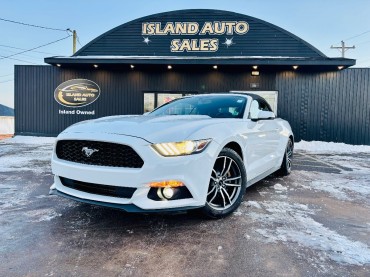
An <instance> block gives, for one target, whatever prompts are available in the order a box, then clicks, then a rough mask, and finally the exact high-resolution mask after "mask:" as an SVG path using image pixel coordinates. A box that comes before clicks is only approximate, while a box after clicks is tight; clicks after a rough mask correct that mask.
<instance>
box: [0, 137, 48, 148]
mask: <svg viewBox="0 0 370 277" xmlns="http://www.w3.org/2000/svg"><path fill="white" fill-rule="evenodd" d="M54 142H55V138H54V137H33V136H15V137H13V138H9V139H5V140H3V141H0V146H1V144H2V143H6V144H9V143H23V144H53V143H54Z"/></svg>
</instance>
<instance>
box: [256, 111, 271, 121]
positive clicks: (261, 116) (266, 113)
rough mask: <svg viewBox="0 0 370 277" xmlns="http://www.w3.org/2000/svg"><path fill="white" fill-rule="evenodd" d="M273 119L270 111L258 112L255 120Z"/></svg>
mask: <svg viewBox="0 0 370 277" xmlns="http://www.w3.org/2000/svg"><path fill="white" fill-rule="evenodd" d="M273 118H275V114H274V113H273V112H270V111H260V112H259V113H258V118H257V119H273Z"/></svg>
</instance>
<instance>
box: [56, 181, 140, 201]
mask: <svg viewBox="0 0 370 277" xmlns="http://www.w3.org/2000/svg"><path fill="white" fill-rule="evenodd" d="M59 178H60V181H61V182H62V184H63V186H65V187H68V188H71V189H75V190H79V191H83V192H87V193H92V194H99V195H104V196H111V197H119V198H131V197H132V195H133V194H134V192H135V190H136V188H125V187H116V186H107V185H100V184H94V183H85V182H81V181H76V180H71V179H68V178H64V177H59Z"/></svg>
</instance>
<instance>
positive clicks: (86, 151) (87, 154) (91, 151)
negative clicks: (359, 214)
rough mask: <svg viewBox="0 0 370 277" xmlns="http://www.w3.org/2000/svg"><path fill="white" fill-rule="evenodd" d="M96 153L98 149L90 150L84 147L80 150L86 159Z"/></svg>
mask: <svg viewBox="0 0 370 277" xmlns="http://www.w3.org/2000/svg"><path fill="white" fill-rule="evenodd" d="M98 151H99V149H91V148H89V147H86V146H85V147H83V148H82V152H84V154H85V156H86V157H88V158H89V157H90V156H91V155H92V154H94V153H95V152H98Z"/></svg>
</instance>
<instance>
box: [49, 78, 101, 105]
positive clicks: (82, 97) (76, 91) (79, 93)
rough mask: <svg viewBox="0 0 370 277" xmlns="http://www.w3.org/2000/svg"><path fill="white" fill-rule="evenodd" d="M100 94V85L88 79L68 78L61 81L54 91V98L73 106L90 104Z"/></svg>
mask: <svg viewBox="0 0 370 277" xmlns="http://www.w3.org/2000/svg"><path fill="white" fill-rule="evenodd" d="M99 96H100V88H99V86H98V85H97V84H96V83H94V82H93V81H90V80H86V79H73V80H68V81H66V82H64V83H61V84H60V85H59V86H58V87H57V88H56V89H55V91H54V98H55V100H56V101H57V102H58V103H59V104H61V105H63V106H66V107H72V108H77V107H82V106H86V105H89V104H91V103H93V102H94V101H95V100H96V99H98V97H99Z"/></svg>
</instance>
